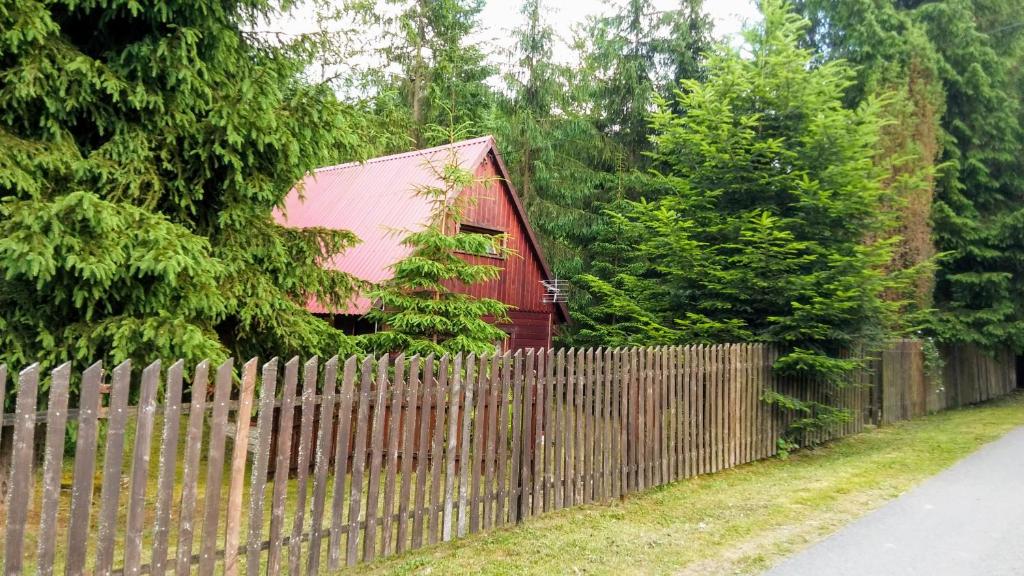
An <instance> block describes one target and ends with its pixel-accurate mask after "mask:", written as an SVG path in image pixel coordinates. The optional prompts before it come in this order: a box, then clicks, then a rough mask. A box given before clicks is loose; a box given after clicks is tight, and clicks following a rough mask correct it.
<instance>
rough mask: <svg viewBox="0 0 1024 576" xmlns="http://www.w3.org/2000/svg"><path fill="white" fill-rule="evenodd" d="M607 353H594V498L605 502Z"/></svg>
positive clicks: (599, 349)
mask: <svg viewBox="0 0 1024 576" xmlns="http://www.w3.org/2000/svg"><path fill="white" fill-rule="evenodd" d="M606 353H607V351H606V350H604V349H601V348H598V349H597V352H595V353H594V379H595V381H594V390H595V392H594V444H593V452H594V458H593V462H594V492H593V496H592V498H593V499H594V500H596V501H598V502H604V500H605V497H606V495H607V480H608V464H607V458H606V455H607V454H606V452H605V448H606V446H607V433H608V428H607V423H608V419H607V412H608V410H607V407H608V404H607V398H608V393H607V378H606V377H605V365H606V362H605V357H606Z"/></svg>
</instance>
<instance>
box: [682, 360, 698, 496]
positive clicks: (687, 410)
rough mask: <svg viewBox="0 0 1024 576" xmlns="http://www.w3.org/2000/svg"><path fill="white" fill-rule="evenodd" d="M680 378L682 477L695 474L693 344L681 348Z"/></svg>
mask: <svg viewBox="0 0 1024 576" xmlns="http://www.w3.org/2000/svg"><path fill="white" fill-rule="evenodd" d="M682 358H683V359H682V362H683V365H682V372H683V374H682V378H683V384H682V386H683V388H682V391H683V435H684V441H683V477H684V478H690V477H692V476H694V475H695V472H694V463H695V462H696V451H697V450H696V443H695V442H694V428H695V420H696V416H697V415H696V411H695V410H694V403H695V397H696V392H695V390H694V386H693V346H684V347H683V350H682Z"/></svg>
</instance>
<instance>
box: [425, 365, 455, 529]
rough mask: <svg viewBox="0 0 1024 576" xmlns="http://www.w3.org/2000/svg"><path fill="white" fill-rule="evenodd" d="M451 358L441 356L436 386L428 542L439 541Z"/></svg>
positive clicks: (431, 448)
mask: <svg viewBox="0 0 1024 576" xmlns="http://www.w3.org/2000/svg"><path fill="white" fill-rule="evenodd" d="M449 362H450V358H449V357H448V356H444V357H443V358H441V362H440V370H439V374H438V378H437V380H436V381H435V383H434V385H433V388H434V420H435V421H434V430H433V432H434V435H433V440H432V442H431V446H430V509H429V513H430V516H429V517H428V518H427V529H428V534H427V538H428V542H429V543H430V544H437V541H438V536H439V533H438V520H439V516H440V514H441V507H442V503H441V472H442V470H443V469H444V460H443V453H442V449H443V447H444V432H445V426H444V424H445V408H446V405H447V402H448V401H447V400H446V398H445V394H446V390H447V389H448V364H449Z"/></svg>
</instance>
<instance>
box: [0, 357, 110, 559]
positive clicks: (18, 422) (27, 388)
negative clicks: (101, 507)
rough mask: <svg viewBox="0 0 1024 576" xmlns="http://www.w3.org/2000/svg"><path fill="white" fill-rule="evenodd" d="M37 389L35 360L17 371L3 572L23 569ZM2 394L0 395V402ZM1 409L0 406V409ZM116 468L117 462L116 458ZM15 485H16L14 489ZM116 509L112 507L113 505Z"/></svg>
mask: <svg viewBox="0 0 1024 576" xmlns="http://www.w3.org/2000/svg"><path fill="white" fill-rule="evenodd" d="M38 391H39V364H38V363H36V364H32V365H31V366H29V367H28V368H25V369H24V370H22V371H21V373H20V374H18V393H17V400H16V401H15V407H14V414H15V419H14V438H13V439H12V444H11V471H10V476H8V479H9V482H10V486H12V489H11V490H9V495H8V500H7V518H6V520H7V533H6V535H5V541H4V574H21V573H22V570H23V569H24V565H23V563H24V561H25V559H24V550H25V526H26V525H27V524H28V507H29V503H30V501H31V499H32V479H33V478H32V457H33V449H34V447H35V444H34V442H33V436H34V434H35V426H36V394H37V393H38ZM2 402H3V398H0V403H2ZM2 411H3V410H2V409H0V412H2ZM118 467H119V468H120V462H118ZM13 487H16V488H17V489H14V488H13ZM115 512H116V509H115Z"/></svg>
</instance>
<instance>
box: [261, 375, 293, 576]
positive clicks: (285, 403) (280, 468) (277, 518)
mask: <svg viewBox="0 0 1024 576" xmlns="http://www.w3.org/2000/svg"><path fill="white" fill-rule="evenodd" d="M298 380H299V359H298V358H292V359H291V360H289V361H288V362H287V363H286V364H285V366H284V389H283V390H282V392H281V411H280V412H279V413H278V414H279V416H278V420H277V430H278V433H277V453H276V454H275V456H276V457H275V459H274V489H273V490H272V491H271V496H270V535H269V537H268V542H269V545H268V549H267V574H278V573H280V571H281V546H282V543H283V542H282V541H283V533H284V521H285V520H284V513H285V499H286V498H287V496H288V472H289V470H290V469H291V464H292V463H291V456H292V430H293V429H294V422H295V388H296V387H297V386H298Z"/></svg>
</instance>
